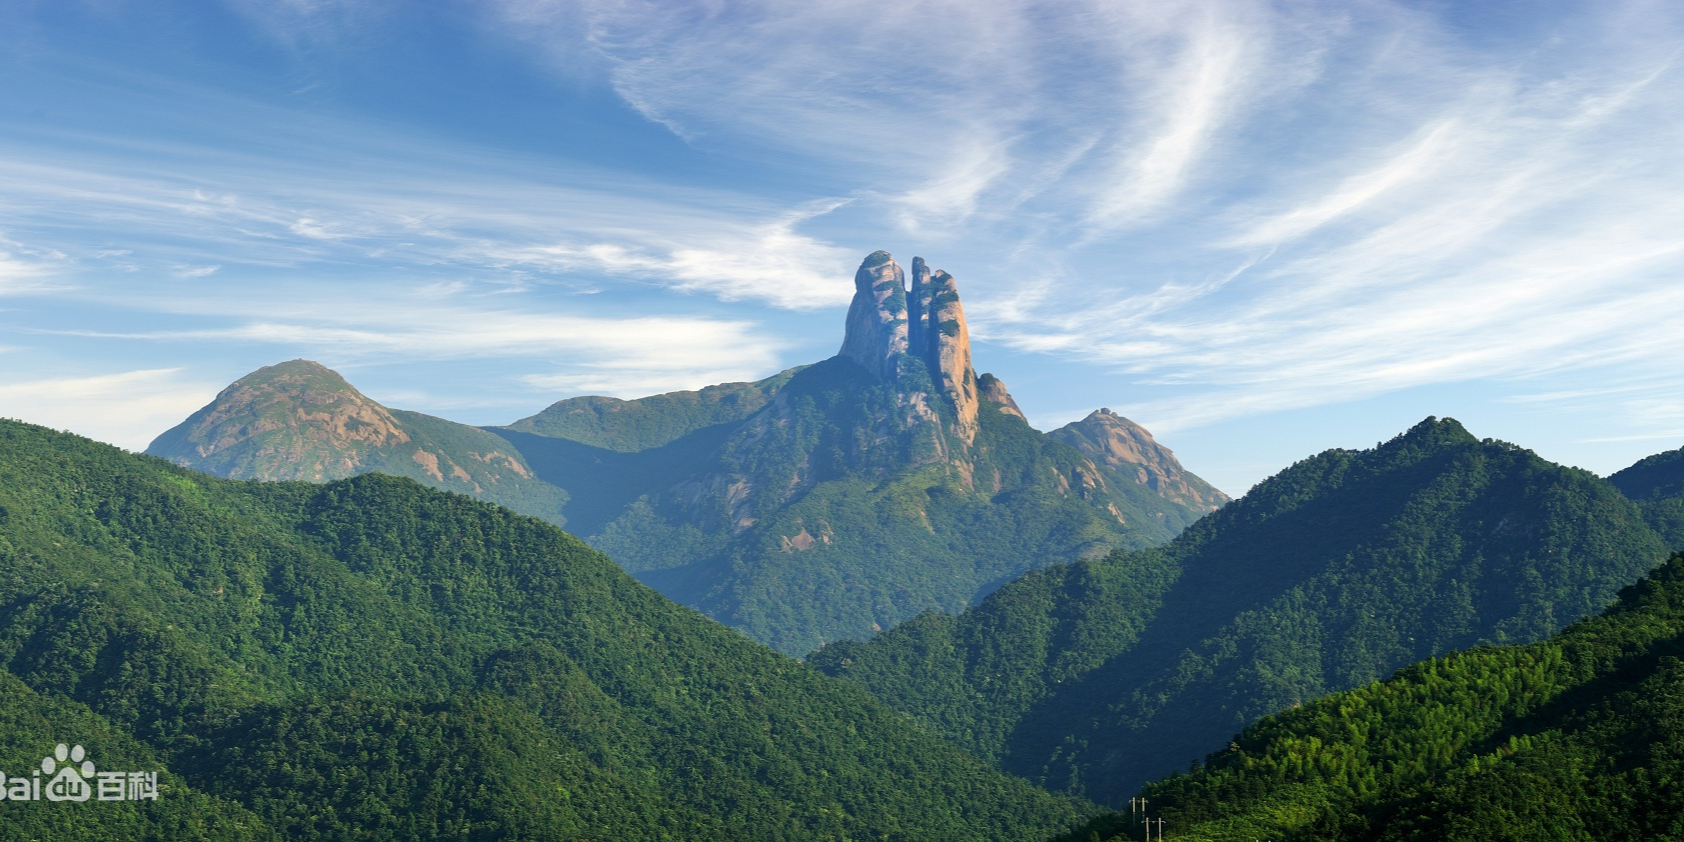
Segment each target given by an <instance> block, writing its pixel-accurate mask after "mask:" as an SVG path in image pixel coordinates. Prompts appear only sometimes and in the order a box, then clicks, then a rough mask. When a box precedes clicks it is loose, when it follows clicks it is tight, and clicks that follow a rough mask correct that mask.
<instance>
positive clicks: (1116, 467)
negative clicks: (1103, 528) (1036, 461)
mask: <svg viewBox="0 0 1684 842" xmlns="http://www.w3.org/2000/svg"><path fill="white" fill-rule="evenodd" d="M1047 435H1048V436H1050V437H1051V438H1053V439H1056V440H1058V441H1062V442H1064V443H1065V444H1068V445H1070V446H1071V447H1074V448H1076V449H1077V450H1079V451H1081V452H1082V454H1083V455H1085V456H1087V457H1088V458H1090V459H1092V460H1094V462H1096V463H1098V464H1099V465H1101V466H1103V467H1105V468H1107V469H1109V472H1110V473H1111V475H1112V476H1113V477H1122V478H1125V479H1132V480H1133V481H1134V482H1136V483H1138V484H1140V485H1144V486H1147V487H1148V488H1151V489H1152V490H1153V491H1155V492H1157V493H1158V494H1159V495H1160V496H1162V497H1164V498H1166V499H1169V500H1173V501H1176V502H1178V503H1181V504H1183V505H1186V506H1191V507H1194V508H1201V509H1206V510H1214V509H1217V508H1220V507H1221V506H1222V504H1223V503H1226V502H1228V495H1226V494H1223V493H1222V492H1221V491H1218V490H1217V489H1215V488H1214V487H1212V486H1211V485H1210V484H1209V483H1207V482H1205V481H1204V480H1202V479H1199V478H1198V477H1197V476H1194V475H1193V474H1190V473H1188V472H1187V470H1186V469H1185V468H1182V467H1181V462H1180V461H1179V460H1177V459H1176V458H1175V454H1174V453H1171V452H1170V449H1169V448H1167V447H1164V446H1163V445H1161V444H1158V443H1157V441H1155V440H1153V438H1152V434H1151V433H1149V432H1147V430H1146V428H1145V427H1142V426H1140V425H1139V424H1136V423H1134V422H1133V421H1130V420H1129V419H1127V418H1124V417H1123V416H1121V415H1118V414H1117V413H1115V412H1112V411H1111V410H1110V409H1098V410H1095V411H1094V412H1092V413H1090V414H1089V415H1088V417H1086V418H1083V419H1082V420H1080V421H1076V422H1072V423H1070V424H1066V425H1064V426H1063V427H1060V428H1058V429H1056V430H1053V431H1052V432H1050V433H1048V434H1047Z"/></svg>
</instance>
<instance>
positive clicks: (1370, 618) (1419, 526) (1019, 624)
mask: <svg viewBox="0 0 1684 842" xmlns="http://www.w3.org/2000/svg"><path fill="white" fill-rule="evenodd" d="M1644 515H1645V513H1644V512H1643V511H1641V510H1640V509H1639V508H1638V507H1637V506H1636V505H1634V504H1633V503H1632V502H1631V501H1629V500H1627V499H1625V498H1624V497H1623V496H1622V495H1621V494H1620V493H1619V492H1618V491H1617V490H1616V489H1615V488H1614V487H1612V486H1611V485H1609V484H1608V483H1607V482H1606V481H1604V480H1602V479H1600V478H1598V477H1596V476H1594V475H1592V474H1589V473H1587V472H1585V471H1581V470H1577V469H1571V468H1565V467H1562V466H1559V465H1554V464H1551V463H1549V462H1546V461H1544V460H1542V459H1540V458H1538V457H1537V456H1536V455H1535V454H1533V453H1532V452H1530V451H1527V450H1524V449H1522V448H1519V447H1515V446H1513V445H1510V444H1506V443H1503V442H1498V441H1493V440H1489V439H1487V440H1484V441H1481V440H1479V439H1477V438H1475V437H1474V436H1472V435H1470V434H1469V433H1468V432H1467V431H1466V430H1465V429H1463V428H1462V426H1461V425H1460V424H1458V423H1456V422H1455V421H1453V420H1450V419H1443V420H1439V419H1427V420H1426V421H1424V422H1422V423H1421V424H1419V425H1417V426H1416V427H1414V428H1413V429H1411V430H1409V431H1408V432H1406V433H1404V434H1402V435H1400V436H1398V437H1396V438H1394V439H1393V440H1391V441H1389V442H1384V443H1382V444H1380V445H1378V446H1376V447H1375V448H1373V449H1371V450H1364V451H1352V450H1331V451H1327V452H1325V453H1322V454H1319V455H1317V456H1314V457H1311V458H1309V459H1306V460H1303V461H1301V462H1299V463H1297V464H1295V465H1293V466H1291V467H1290V468H1288V469H1286V470H1284V471H1282V472H1281V473H1279V474H1278V475H1276V476H1274V477H1272V478H1270V479H1269V480H1267V481H1265V482H1263V483H1261V484H1259V485H1258V486H1257V487H1256V488H1254V489H1253V490H1252V491H1251V492H1250V493H1249V494H1247V495H1246V496H1245V497H1244V498H1243V499H1241V500H1238V501H1235V502H1233V503H1230V504H1228V505H1227V506H1225V507H1223V508H1222V509H1221V510H1219V511H1217V512H1215V513H1213V514H1211V515H1209V516H1207V517H1206V518H1204V519H1203V520H1201V521H1200V522H1198V523H1197V524H1195V525H1193V526H1192V527H1191V528H1189V529H1188V530H1187V531H1186V532H1184V533H1183V534H1182V535H1181V536H1180V537H1178V538H1177V539H1175V540H1174V541H1173V542H1171V543H1170V544H1169V545H1167V546H1166V547H1163V548H1161V549H1151V550H1144V551H1136V552H1119V553H1115V554H1112V555H1111V556H1109V557H1107V558H1104V559H1100V560H1092V561H1084V562H1079V563H1076V564H1071V565H1063V566H1056V567H1053V568H1051V569H1048V570H1044V571H1040V572H1037V573H1032V574H1030V575H1028V576H1025V577H1023V578H1021V579H1019V580H1017V581H1015V582H1012V583H1010V584H1008V585H1006V586H1005V587H1003V588H1001V589H1000V590H999V591H997V592H996V593H994V594H993V595H991V596H990V597H988V598H987V599H986V600H984V601H983V602H982V604H980V605H978V606H977V607H975V608H972V609H970V610H968V611H966V612H965V613H964V614H962V615H960V616H958V617H952V616H941V615H926V616H924V617H920V618H918V619H917V620H914V621H913V622H910V623H908V624H906V625H904V626H902V627H900V628H897V629H893V630H891V631H889V632H887V633H885V634H883V635H879V636H878V637H876V638H875V639H873V640H870V641H868V642H863V643H845V644H837V645H832V646H827V647H825V648H824V649H822V650H820V651H818V652H817V653H815V654H814V655H812V656H811V657H810V659H809V660H810V662H811V663H813V664H815V665H817V666H818V667H820V668H821V669H823V670H825V671H826V672H829V673H831V674H833V675H838V676H843V677H846V678H849V679H850V680H853V681H857V682H859V683H860V684H861V685H863V686H865V687H867V688H870V689H871V690H872V691H873V692H875V693H876V694H878V696H879V697H880V698H882V699H884V700H886V701H888V702H889V703H890V704H892V705H894V706H895V707H897V708H899V709H900V710H903V711H905V712H907V713H909V714H910V715H912V716H913V717H914V718H916V719H917V720H918V721H920V722H923V723H925V724H926V725H928V726H929V727H931V728H933V729H935V730H937V731H938V732H940V733H942V734H944V735H946V736H947V737H948V738H949V739H951V740H953V741H954V742H955V743H957V744H959V745H962V746H965V747H966V748H968V749H970V750H972V751H973V752H975V753H977V754H978V755H980V756H982V757H985V758H988V759H989V760H991V761H993V762H995V763H997V764H998V765H999V766H1000V767H1001V768H1004V769H1007V770H1010V771H1012V772H1014V773H1017V774H1021V775H1024V776H1026V777H1029V778H1030V779H1031V780H1035V781H1038V782H1041V783H1043V784H1044V785H1046V786H1049V787H1052V788H1056V789H1063V790H1066V791H1070V792H1075V793H1080V794H1083V795H1085V796H1087V797H1090V798H1094V799H1096V800H1100V801H1103V802H1107V803H1111V804H1121V803H1125V802H1126V800H1127V799H1128V798H1129V797H1130V796H1131V795H1132V794H1133V793H1134V792H1135V791H1136V790H1137V789H1138V787H1139V786H1140V785H1142V784H1144V783H1145V782H1146V781H1148V780H1151V779H1153V778H1157V777H1160V776H1162V775H1164V774H1167V773H1169V772H1173V771H1176V770H1180V769H1185V768H1186V767H1187V765H1188V763H1189V762H1190V761H1192V760H1194V759H1196V758H1198V757H1202V756H1203V755H1204V754H1206V753H1208V752H1210V751H1212V750H1214V749H1217V748H1220V747H1221V746H1222V745H1223V744H1224V743H1226V742H1227V741H1228V740H1229V738H1230V737H1231V735H1232V734H1234V733H1235V732H1237V731H1239V730H1240V729H1241V728H1243V727H1244V726H1245V725H1247V724H1248V723H1250V722H1253V721H1255V720H1256V719H1257V718H1258V717H1260V716H1263V715H1265V714H1269V713H1273V712H1275V711H1279V710H1282V709H1285V708H1289V707H1292V706H1295V705H1301V704H1306V703H1309V702H1311V701H1312V700H1314V699H1316V698H1319V697H1321V696H1323V695H1325V694H1327V693H1330V692H1333V691H1336V690H1341V689H1346V688H1351V687H1359V686H1362V685H1364V684H1367V683H1369V682H1371V681H1374V680H1377V679H1380V678H1384V677H1385V676H1387V675H1390V674H1391V672H1392V671H1394V670H1396V669H1398V668H1399V667H1402V666H1404V665H1406V664H1409V663H1411V662H1414V661H1417V660H1421V659H1424V658H1428V657H1431V656H1433V655H1436V654H1443V653H1446V652H1449V651H1453V650H1456V649H1461V648H1466V647H1469V646H1474V645H1477V644H1482V643H1504V642H1513V641H1519V642H1524V641H1534V640H1540V639H1543V638H1545V637H1547V636H1548V635H1550V634H1551V633H1553V632H1555V631H1557V630H1559V629H1560V628H1562V627H1563V626H1565V625H1566V624H1568V623H1569V622H1571V621H1573V620H1575V619H1578V618H1580V617H1584V616H1588V615H1591V614H1594V613H1595V612H1597V611H1599V610H1601V609H1602V608H1603V607H1604V606H1606V605H1607V604H1608V603H1609V601H1611V600H1612V599H1613V598H1614V595H1615V594H1616V593H1617V592H1618V590H1619V589H1620V588H1621V587H1622V586H1624V585H1626V584H1628V583H1630V582H1632V581H1635V580H1636V579H1637V578H1638V577H1640V576H1641V575H1643V574H1644V573H1645V572H1647V571H1648V570H1650V569H1651V568H1652V567H1654V565H1656V564H1658V563H1659V562H1660V561H1661V560H1662V559H1664V558H1665V557H1666V554H1667V543H1666V541H1665V540H1663V538H1662V537H1661V536H1660V535H1658V534H1657V533H1656V531H1655V530H1654V529H1652V528H1651V527H1650V526H1649V525H1648V523H1646V522H1645V517H1644Z"/></svg>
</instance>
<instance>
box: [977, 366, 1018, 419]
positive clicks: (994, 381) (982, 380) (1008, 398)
mask: <svg viewBox="0 0 1684 842" xmlns="http://www.w3.org/2000/svg"><path fill="white" fill-rule="evenodd" d="M976 391H977V395H978V396H979V397H981V398H982V399H983V400H985V401H988V402H990V403H993V404H995V405H996V408H998V409H999V410H1000V412H1002V413H1004V414H1006V415H1015V416H1017V417H1018V418H1023V420H1025V421H1028V420H1029V419H1028V418H1026V417H1024V414H1023V410H1021V409H1019V408H1018V406H1017V401H1015V400H1012V393H1011V392H1008V391H1006V384H1005V383H1003V382H1001V380H1000V378H998V377H995V376H994V375H992V374H984V375H982V376H981V377H978V378H977V381H976Z"/></svg>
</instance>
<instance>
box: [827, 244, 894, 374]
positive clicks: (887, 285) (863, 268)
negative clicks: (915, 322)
mask: <svg viewBox="0 0 1684 842" xmlns="http://www.w3.org/2000/svg"><path fill="white" fill-rule="evenodd" d="M906 348H907V332H906V276H905V275H903V274H902V273H901V268H900V264H899V263H896V262H895V259H894V258H893V257H890V256H889V253H888V252H886V251H874V252H872V253H871V254H870V256H868V257H866V259H865V262H864V263H861V264H860V269H859V271H858V272H855V273H854V301H853V303H852V304H850V305H849V306H848V330H847V333H846V334H844V336H843V339H842V350H841V354H842V356H845V357H847V358H849V359H851V360H853V361H854V362H857V363H859V364H860V365H861V366H862V367H864V368H865V370H867V371H869V372H871V373H872V374H875V375H877V376H878V377H879V378H881V379H883V380H887V381H890V382H893V381H894V380H895V377H896V375H897V374H898V373H899V370H900V368H899V367H900V355H902V354H904V353H906Z"/></svg>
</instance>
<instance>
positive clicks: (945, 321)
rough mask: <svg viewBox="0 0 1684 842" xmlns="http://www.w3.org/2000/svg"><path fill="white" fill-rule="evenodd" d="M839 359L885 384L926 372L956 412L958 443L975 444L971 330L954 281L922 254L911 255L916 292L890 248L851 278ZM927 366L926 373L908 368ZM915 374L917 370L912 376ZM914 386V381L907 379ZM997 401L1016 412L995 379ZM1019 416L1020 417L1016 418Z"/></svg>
mask: <svg viewBox="0 0 1684 842" xmlns="http://www.w3.org/2000/svg"><path fill="white" fill-rule="evenodd" d="M841 354H842V356H844V357H847V358H848V359H851V360H853V361H854V362H857V363H859V364H860V365H861V366H862V367H864V368H865V369H866V370H867V371H870V372H871V373H873V374H875V375H877V377H878V378H879V379H881V380H883V381H885V382H889V383H894V384H897V385H903V386H905V385H914V386H915V383H916V381H912V380H911V378H915V377H918V376H920V375H926V374H927V376H928V377H929V380H930V381H931V383H932V384H933V385H934V387H935V390H936V392H937V393H938V394H939V395H941V396H942V397H943V398H945V399H946V400H947V401H948V403H949V404H950V405H951V406H952V407H953V410H954V413H955V415H956V420H955V421H954V422H953V423H952V425H951V427H952V429H951V432H952V434H953V435H954V436H955V437H957V438H958V439H959V440H960V441H962V442H964V443H965V444H967V445H968V444H970V443H972V442H973V441H975V440H976V432H977V410H978V404H979V402H978V392H977V375H976V371H975V370H973V369H972V368H971V333H970V329H969V328H968V327H967V326H966V325H965V308H964V306H963V305H961V304H960V303H959V288H958V285H957V284H955V283H954V281H953V276H952V275H949V274H947V273H946V272H943V271H941V270H939V269H938V270H935V271H933V272H932V271H931V270H930V267H929V264H927V263H925V262H924V258H922V257H914V258H912V288H911V289H910V290H908V289H907V288H906V276H905V273H904V272H902V271H901V267H900V264H898V263H896V262H895V259H894V258H893V257H892V256H890V255H889V253H888V252H886V251H876V252H872V253H871V255H870V256H869V257H867V258H866V259H865V262H864V263H862V264H860V268H859V272H857V273H856V274H855V275H854V300H853V303H852V304H851V305H850V306H849V308H848V327H847V334H846V335H845V336H844V337H843V340H842V351H841ZM920 363H922V366H923V370H922V371H916V370H915V369H914V370H909V367H912V366H918V365H919V364H920ZM915 371H916V373H914V372H915ZM909 381H911V382H909ZM994 382H995V383H996V384H998V385H997V387H996V389H995V393H996V394H997V395H1000V396H1003V397H1004V400H999V401H998V402H1000V403H1003V404H1007V405H1009V406H1011V407H1012V409H1013V410H1015V409H1016V407H1017V404H1016V402H1015V401H1012V400H1011V395H1009V394H1006V392H1005V385H1004V384H1001V383H1000V382H999V381H998V380H995V381H994ZM1017 414H1018V416H1019V417H1022V413H1021V412H1019V413H1017Z"/></svg>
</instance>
